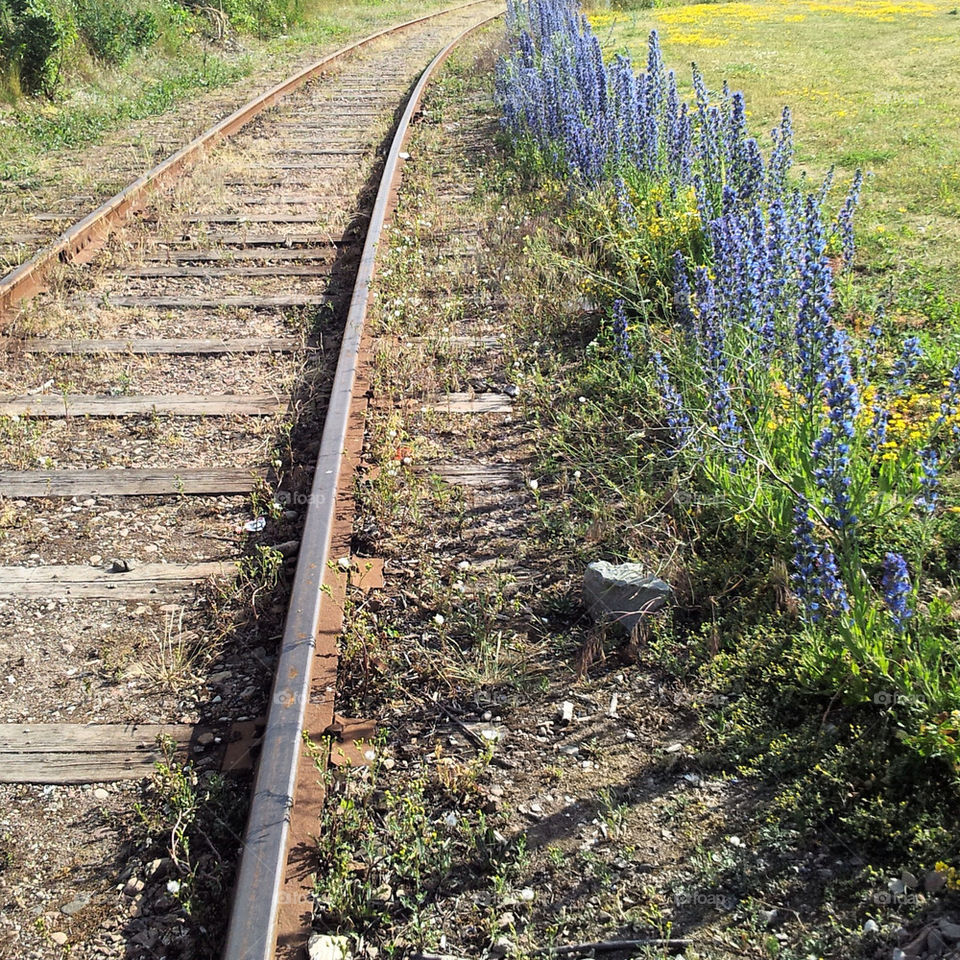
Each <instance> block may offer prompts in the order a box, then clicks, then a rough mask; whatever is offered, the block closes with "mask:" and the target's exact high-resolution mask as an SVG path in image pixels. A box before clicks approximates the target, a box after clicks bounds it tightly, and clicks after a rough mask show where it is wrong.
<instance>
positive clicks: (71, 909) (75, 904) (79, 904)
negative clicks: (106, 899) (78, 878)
mask: <svg viewBox="0 0 960 960" xmlns="http://www.w3.org/2000/svg"><path fill="white" fill-rule="evenodd" d="M89 903H90V895H89V894H86V893H82V894H80V896H78V897H76V898H75V899H74V900H71V901H70V902H69V903H65V904H63V906H61V907H60V912H61V913H62V914H65V915H66V916H68V917H72V916H73V915H74V914H75V913H79V912H80V911H81V910H82V909H83V908H84V907H86V906H87V905H88V904H89Z"/></svg>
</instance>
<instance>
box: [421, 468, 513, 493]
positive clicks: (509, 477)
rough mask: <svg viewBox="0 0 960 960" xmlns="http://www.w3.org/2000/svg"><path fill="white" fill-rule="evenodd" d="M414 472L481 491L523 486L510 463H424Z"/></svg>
mask: <svg viewBox="0 0 960 960" xmlns="http://www.w3.org/2000/svg"><path fill="white" fill-rule="evenodd" d="M414 471H415V472H416V473H421V474H426V475H427V476H431V477H440V479H441V480H445V481H446V482H447V483H455V484H459V485H460V486H463V487H478V488H480V489H483V490H494V489H505V488H510V487H521V486H523V474H522V472H521V471H520V468H519V467H518V466H516V465H515V464H512V463H424V464H419V465H417V466H416V467H415V468H414Z"/></svg>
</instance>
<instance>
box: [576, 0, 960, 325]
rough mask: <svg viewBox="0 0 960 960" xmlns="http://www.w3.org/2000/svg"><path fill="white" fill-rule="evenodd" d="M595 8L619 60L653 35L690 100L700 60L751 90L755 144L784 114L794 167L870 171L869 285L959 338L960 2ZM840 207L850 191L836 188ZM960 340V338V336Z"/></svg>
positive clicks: (595, 19) (641, 54)
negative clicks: (786, 110)
mask: <svg viewBox="0 0 960 960" xmlns="http://www.w3.org/2000/svg"><path fill="white" fill-rule="evenodd" d="M629 7H630V3H629V0H627V2H625V3H623V4H621V5H620V9H615V8H610V9H601V8H599V7H596V6H595V7H594V9H593V11H592V13H591V21H592V23H593V25H594V28H595V30H596V31H597V33H598V35H599V36H600V38H601V40H602V41H603V42H604V46H605V49H606V50H607V52H609V53H610V54H611V55H612V54H613V53H614V52H617V51H623V52H628V53H629V54H630V55H631V57H632V58H633V59H634V61H635V64H636V66H637V67H638V68H639V67H641V66H642V64H643V61H644V59H645V57H646V41H647V37H648V36H649V33H650V31H651V30H657V31H658V32H659V35H660V40H661V45H662V48H663V52H664V57H665V60H666V62H667V66H668V67H670V68H672V69H674V70H675V71H676V73H677V77H678V79H679V80H680V81H681V82H682V85H683V89H684V91H685V92H688V93H689V91H690V63H691V62H696V63H697V65H698V66H699V67H700V69H701V70H702V71H703V74H704V76H705V78H706V81H707V83H708V85H709V86H710V87H711V88H712V89H715V90H719V88H720V87H721V85H722V83H723V81H724V80H726V81H728V82H729V84H730V86H731V88H733V89H739V90H742V91H743V92H744V95H745V96H746V100H747V109H748V115H749V121H750V124H751V129H752V132H753V134H754V136H757V138H758V139H760V141H761V144H765V145H769V139H768V136H767V131H769V130H770V128H771V127H772V126H773V125H774V123H775V122H776V121H777V120H778V118H779V116H780V113H781V111H782V109H783V107H784V105H788V106H789V107H790V109H791V111H792V112H793V119H794V129H795V133H796V136H795V142H796V146H797V167H798V168H799V169H800V170H806V171H807V173H808V174H809V175H810V176H811V177H812V178H815V179H819V178H821V177H822V176H823V174H824V173H825V172H826V170H827V169H828V168H829V167H831V166H835V167H836V174H837V180H838V183H839V184H840V185H841V186H843V187H844V188H845V187H846V185H847V184H848V183H849V181H850V179H851V178H852V176H853V173H854V170H855V169H856V168H857V167H860V168H862V169H863V170H864V172H865V173H869V174H870V176H869V177H868V180H867V184H866V187H865V189H864V194H863V204H862V207H861V209H860V211H859V214H858V218H857V225H858V237H859V241H860V251H861V254H860V261H859V262H860V265H861V266H862V267H863V268H864V269H865V271H866V273H867V274H868V276H867V281H868V282H867V284H866V286H867V288H868V289H869V290H871V291H872V292H873V293H874V294H875V295H879V296H882V297H883V298H884V299H887V300H889V302H890V306H891V307H892V313H893V315H894V317H895V318H896V317H897V315H899V316H900V317H901V318H902V320H903V323H904V325H905V326H910V327H914V326H921V325H922V324H923V323H932V324H937V325H940V328H941V330H942V332H944V333H945V332H946V328H945V326H944V325H947V326H949V328H950V329H951V331H953V332H954V333H957V332H958V331H960V305H958V301H960V108H958V102H960V15H958V8H957V6H956V4H955V2H954V0H947V2H936V3H926V2H921V0H904V2H887V0H808V2H793V0H773V2H771V0H763V2H755V3H750V2H735V3H710V4H692V5H681V6H677V5H669V6H662V7H659V8H657V9H630V8H629ZM836 196H837V197H838V198H839V196H840V191H839V190H837V191H836ZM958 335H960V333H958Z"/></svg>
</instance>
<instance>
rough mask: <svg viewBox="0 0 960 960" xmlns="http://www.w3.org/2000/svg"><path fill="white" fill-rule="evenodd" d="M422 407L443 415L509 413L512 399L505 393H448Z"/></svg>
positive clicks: (511, 407)
mask: <svg viewBox="0 0 960 960" xmlns="http://www.w3.org/2000/svg"><path fill="white" fill-rule="evenodd" d="M423 406H425V407H426V408H427V409H428V410H438V411H441V412H443V413H465V414H478V413H510V412H512V410H513V398H512V397H510V396H509V395H508V394H506V393H493V392H491V393H448V394H447V395H446V396H444V397H438V398H437V399H435V400H430V401H428V402H427V403H425V404H423Z"/></svg>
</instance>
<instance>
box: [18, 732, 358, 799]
mask: <svg viewBox="0 0 960 960" xmlns="http://www.w3.org/2000/svg"><path fill="white" fill-rule="evenodd" d="M264 725H265V723H264V720H263V719H256V720H242V721H239V722H235V723H229V724H196V725H193V724H182V723H91V724H80V723H4V724H0V783H56V784H71V783H112V782H115V781H120V780H141V779H143V778H145V777H149V776H150V775H151V774H152V773H153V772H154V770H155V769H156V764H157V763H158V762H160V761H165V760H166V759H168V757H169V752H170V748H169V747H168V746H165V742H166V743H170V742H171V741H172V747H173V751H172V752H173V759H174V761H175V762H179V763H184V762H186V761H188V760H189V761H192V762H194V763H201V764H203V765H204V766H214V767H216V768H217V769H219V770H220V771H221V772H223V773H244V772H246V771H249V770H252V769H253V768H254V763H255V761H256V759H257V757H258V755H259V753H260V746H261V740H262V737H263V729H264ZM308 729H309V728H308ZM308 736H309V739H310V740H311V742H312V743H314V744H317V745H325V746H327V747H328V748H329V754H330V762H331V763H333V764H334V765H335V766H363V765H365V764H367V763H369V762H370V759H371V758H370V756H369V754H370V750H371V744H372V743H373V741H374V738H375V736H376V729H375V725H374V724H373V723H372V722H371V721H369V720H361V719H354V718H351V717H341V716H338V715H334V718H333V723H331V724H330V725H329V726H328V727H326V728H325V729H323V730H309V733H308Z"/></svg>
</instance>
